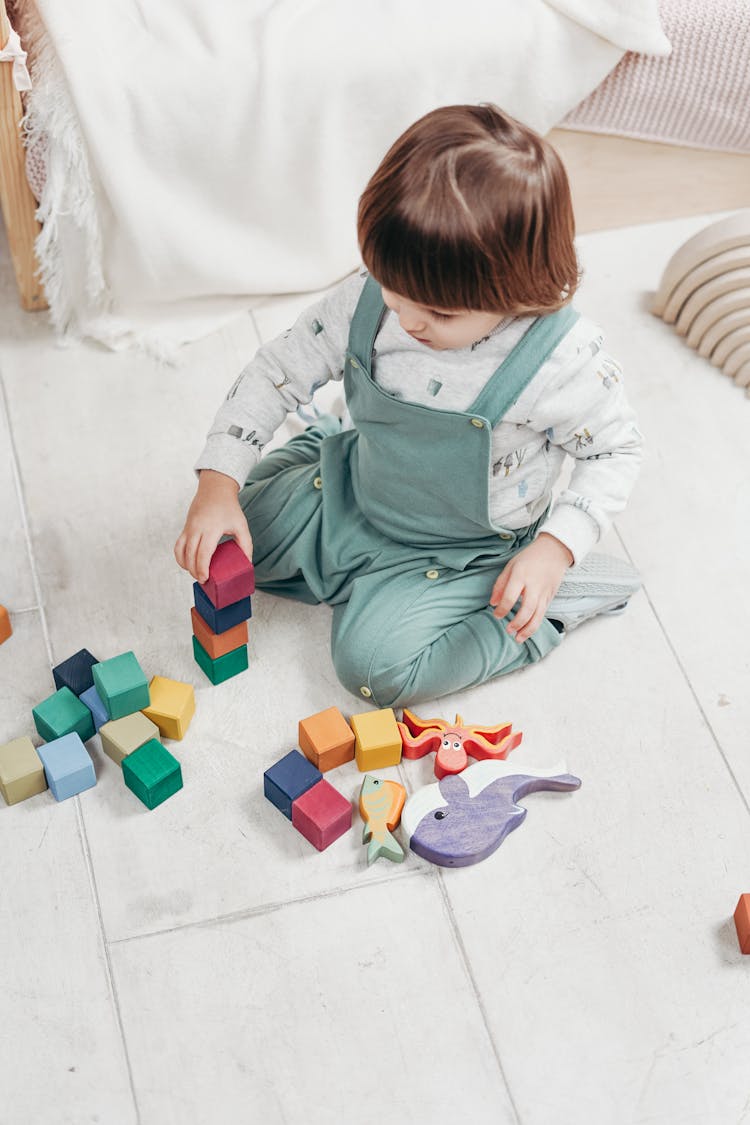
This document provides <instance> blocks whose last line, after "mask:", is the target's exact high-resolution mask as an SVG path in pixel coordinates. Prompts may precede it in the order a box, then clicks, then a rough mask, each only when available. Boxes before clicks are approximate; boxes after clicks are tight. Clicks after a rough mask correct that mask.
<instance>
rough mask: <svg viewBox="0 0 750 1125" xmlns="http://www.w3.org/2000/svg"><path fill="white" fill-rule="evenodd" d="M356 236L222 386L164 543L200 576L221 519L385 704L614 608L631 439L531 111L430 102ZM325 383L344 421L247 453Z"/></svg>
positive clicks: (459, 680)
mask: <svg viewBox="0 0 750 1125" xmlns="http://www.w3.org/2000/svg"><path fill="white" fill-rule="evenodd" d="M358 234H359V242H360V249H361V252H362V258H363V261H364V263H365V266H366V270H363V271H362V272H361V273H359V274H358V275H354V276H351V277H349V278H347V279H346V280H344V281H343V282H341V284H340V285H338V286H337V287H336V288H335V289H333V290H332V291H331V292H330V293H329V294H328V296H326V297H324V298H323V299H322V300H320V301H319V302H318V303H317V304H315V305H313V306H312V307H311V308H310V309H308V311H307V312H305V313H303V314H302V315H301V316H300V318H299V319H298V321H297V322H296V324H295V325H294V327H293V328H292V329H290V330H289V331H288V332H286V333H284V335H283V336H281V337H280V338H278V339H276V340H274V341H273V342H272V343H270V344H268V345H266V346H264V347H262V348H261V349H260V350H259V351H258V353H257V354H256V356H255V358H254V359H253V360H252V361H251V362H250V363H249V364H248V366H247V367H246V368H245V369H244V371H243V372H242V373H241V374H240V376H239V378H238V379H237V381H236V382H235V384H234V386H233V387H232V388H231V390H230V391H229V394H228V397H227V399H226V401H225V403H224V404H223V405H222V407H221V408H220V410H219V412H218V414H217V416H216V420H215V422H214V425H213V427H212V429H211V431H210V433H209V435H208V440H207V443H206V446H205V448H204V450H203V453H202V454H201V456H200V458H199V460H198V462H197V465H196V469H197V470H199V472H200V475H199V484H198V491H197V493H196V496H195V498H194V500H193V502H192V504H191V506H190V510H189V512H188V516H187V521H186V523H185V528H184V530H183V532H182V534H181V535H180V537H179V539H178V541H177V544H176V547H175V556H176V558H177V561H178V562H179V564H180V565H181V566H183V567H185V568H186V569H187V570H189V571H190V573H191V574H192V575H193V577H194V578H196V579H197V580H198V581H204V580H205V578H206V577H207V573H208V563H209V560H210V558H211V555H212V553H213V551H214V549H215V547H216V545H217V543H218V541H219V539H220V538H221V536H222V535H233V536H234V537H235V538H236V540H237V542H238V544H239V545H240V547H241V548H242V549H243V551H245V553H246V554H247V555H248V556H249V557H252V556H254V563H255V570H256V581H257V584H258V586H259V588H260V589H262V590H268V591H271V592H273V593H276V594H280V595H282V596H285V597H291V598H297V599H299V600H301V601H304V602H311V603H317V602H327V603H328V604H330V605H331V606H332V607H333V623H332V633H331V651H332V657H333V662H334V665H335V667H336V671H337V673H338V675H339V677H340V679H341V681H342V683H343V684H344V685H345V686H346V687H347V688H348V689H349V690H350V691H352V692H354V693H355V694H357V695H359V696H361V697H364V698H365V699H368V700H371V701H372V702H373V703H374V704H376V705H377V706H379V707H394V706H402V705H408V704H412V703H415V702H418V701H419V700H424V699H429V698H435V697H437V696H440V695H443V694H445V693H447V692H453V691H457V690H459V689H461V688H464V687H469V686H472V685H474V684H479V683H482V682H483V681H485V680H487V679H490V678H492V677H494V676H498V675H500V674H501V673H504V672H511V671H513V670H514V669H516V668H520V667H522V666H523V665H525V664H529V663H532V662H534V661H537V660H539V659H540V658H541V657H543V656H545V655H546V654H547V653H548V652H549V651H550V650H551V649H552V648H554V647H555V646H557V645H558V644H559V643H560V642H561V640H562V639H563V636H564V633H565V631H566V630H567V629H569V628H571V627H573V626H575V625H577V624H578V623H580V621H582V620H585V619H587V618H588V617H591V616H594V615H595V614H596V613H603V612H613V611H616V610H620V609H622V608H624V604H625V603H626V602H627V599H628V597H629V596H630V594H632V593H633V592H634V591H635V590H636V589H637V588H638V585H639V581H638V578H637V576H636V575H635V573H634V572H633V571H632V569H631V568H629V567H627V565H625V564H621V563H619V561H618V560H614V559H607V558H606V557H605V556H589V558H587V556H588V554H589V551H590V550H591V548H592V547H593V546H594V544H595V543H596V542H597V541H598V540H599V539H600V537H601V536H602V535H603V533H604V532H605V531H606V529H607V528H608V527H609V525H610V523H611V520H612V518H613V516H615V515H616V514H617V513H618V512H620V511H621V510H622V509H623V507H624V506H625V503H626V501H627V499H628V496H629V494H630V491H631V489H632V486H633V484H634V481H635V478H636V475H637V471H638V466H639V461H640V455H641V436H640V434H639V432H638V430H637V428H636V426H635V422H634V417H633V413H632V411H631V409H630V408H629V406H628V405H627V403H626V400H625V396H624V390H623V382H622V373H621V371H620V368H619V367H618V366H617V364H616V363H615V362H614V361H613V360H612V359H611V358H609V356H607V355H606V354H605V352H604V351H603V350H602V336H601V334H600V332H599V330H598V328H596V327H595V326H594V325H593V324H591V323H590V322H589V321H587V320H586V319H585V318H584V317H579V316H578V315H577V314H576V313H575V312H574V311H573V310H572V308H571V307H570V300H571V298H572V297H573V294H574V292H575V290H576V287H577V284H578V280H579V274H578V266H577V260H576V255H575V250H574V246H573V237H574V222H573V213H572V205H571V200H570V192H569V188H568V183H567V178H566V175H565V172H564V169H563V167H562V164H561V162H560V159H559V157H558V156H557V154H556V153H555V151H554V149H552V148H551V146H550V145H549V144H548V143H547V142H546V141H544V140H543V139H542V138H541V137H539V136H538V135H537V134H536V133H534V132H533V131H532V130H531V129H528V128H526V127H525V126H523V125H521V124H520V123H519V122H517V121H515V120H513V119H512V118H510V117H508V116H507V115H506V114H504V113H502V112H501V111H500V110H498V109H497V108H495V107H493V106H490V105H482V106H447V107H444V108H441V109H437V110H435V111H433V112H432V113H428V114H427V115H426V116H425V117H423V118H421V119H420V120H419V121H417V122H416V123H415V124H414V125H412V126H411V128H409V129H407V131H406V132H405V133H404V134H403V135H402V136H401V137H400V138H399V139H398V140H397V141H396V142H395V144H394V145H393V146H392V148H391V149H390V151H389V152H388V153H387V154H386V156H385V158H384V159H383V161H382V163H381V164H380V167H379V168H378V169H377V171H376V172H375V174H374V176H373V177H372V179H371V180H370V182H369V184H368V185H367V187H366V189H365V191H364V194H363V195H362V198H361V200H360V205H359V216H358ZM342 377H343V380H344V388H345V391H346V400H347V407H348V410H349V412H350V414H351V420H352V427H353V428H342V424H341V422H340V421H339V420H338V419H334V418H332V417H330V416H323V417H319V418H318V420H317V421H316V422H315V423H314V424H313V425H311V426H310V427H308V429H307V430H306V431H305V432H304V433H302V434H300V435H299V436H297V437H295V438H293V439H292V440H291V441H290V442H288V443H287V444H286V445H285V446H283V447H282V448H280V449H276V450H274V451H273V452H270V453H269V454H268V455H267V456H266V457H264V458H262V459H261V457H260V455H261V452H262V450H263V447H264V445H265V444H266V443H267V442H268V441H269V439H270V438H271V436H272V435H273V433H274V432H275V430H276V429H277V428H278V427H279V425H280V424H281V423H282V421H283V420H284V418H285V416H286V415H287V413H288V412H290V411H292V410H295V409H297V408H298V407H299V406H300V405H301V404H303V403H309V402H310V401H311V399H312V396H313V394H314V392H315V390H316V388H317V387H319V386H320V385H321V384H322V383H325V382H326V381H328V380H330V379H341V378H342ZM566 454H569V455H570V456H571V457H572V458H573V459H574V466H573V472H572V476H571V478H570V483H569V485H568V487H567V488H566V489H565V490H564V491H563V492H562V493H561V495H560V496H559V497H558V499H557V501H556V503H555V505H554V506H553V507H552V508H551V510H550V501H551V490H552V487H553V485H554V483H555V479H556V477H557V476H558V473H559V470H560V467H561V465H562V463H563V461H564V460H565V458H566ZM250 532H252V539H251V536H250ZM584 560H586V561H584ZM592 560H593V561H592ZM573 564H578V565H576V566H575V567H574V569H573V570H572V571H570V572H569V573H568V568H569V567H571V566H572V565H573ZM566 575H567V579H566ZM561 583H564V584H563V586H562V589H560V587H561ZM558 591H559V592H558ZM556 595H557V596H556Z"/></svg>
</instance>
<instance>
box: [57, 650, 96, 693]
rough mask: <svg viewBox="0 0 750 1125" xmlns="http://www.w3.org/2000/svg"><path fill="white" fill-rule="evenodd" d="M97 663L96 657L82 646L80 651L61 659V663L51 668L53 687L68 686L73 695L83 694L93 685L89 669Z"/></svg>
mask: <svg viewBox="0 0 750 1125" xmlns="http://www.w3.org/2000/svg"><path fill="white" fill-rule="evenodd" d="M98 663H99V661H98V659H97V658H96V657H95V656H92V655H91V653H90V652H89V650H88V649H87V648H82V649H81V650H80V652H75V653H73V655H72V656H69V657H68V659H67V660H63V662H62V664H58V665H57V667H56V668H53V669H52V675H53V676H54V679H55V687H56V688H58V689H59V688H61V687H66V688H70V690H71V691H72V692H73V695H83V693H84V692H85V691H87V690H88V689H89V688H90V687H93V685H94V677H93V675H92V673H91V669H92V668H93V667H94V665H95V664H98Z"/></svg>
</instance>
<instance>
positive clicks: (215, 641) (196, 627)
mask: <svg viewBox="0 0 750 1125" xmlns="http://www.w3.org/2000/svg"><path fill="white" fill-rule="evenodd" d="M190 617H191V618H192V622H193V633H194V634H195V636H196V638H197V640H198V643H199V644H200V646H201V648H204V649H205V650H206V652H207V653H208V655H209V656H210V657H211V659H212V660H218V659H219V657H220V656H226V654H227V653H228V652H233V651H234V649H236V648H241V647H242V645H246V644H247V640H248V636H247V621H240V623H239V624H238V625H233V626H232V627H231V629H227V630H226V632H224V633H214V631H213V629H212V628H211V626H210V625H208V624H207V623H206V622H205V621H204V620H203V618H202V617H201V615H200V614H199V613H198V610H197V609H196V608H195V606H191V607H190Z"/></svg>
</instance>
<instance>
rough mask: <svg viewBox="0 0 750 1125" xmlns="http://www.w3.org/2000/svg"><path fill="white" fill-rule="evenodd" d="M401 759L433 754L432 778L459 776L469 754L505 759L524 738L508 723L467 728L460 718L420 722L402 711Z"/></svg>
mask: <svg viewBox="0 0 750 1125" xmlns="http://www.w3.org/2000/svg"><path fill="white" fill-rule="evenodd" d="M398 729H399V733H400V735H401V742H402V744H403V756H404V757H405V758H423V757H424V756H425V754H429V753H431V752H432V751H433V750H434V751H436V755H435V777H437V778H438V779H440V778H443V777H446V776H447V775H448V774H453V773H461V771H462V770H465V769H466V767H467V766H468V764H469V755H471V757H472V758H476V759H478V760H479V761H482V760H484V759H486V758H492V759H495V760H497V759H500V758H507V756H508V754H510V752H511V750H515V748H516V746H518V744H519V743H520V741H521V739H522V738H523V732H522V731H520V730H519V731H513V730H512V724H511V723H500V724H499V725H498V726H496V727H477V726H466V725H464V721H463V719H462V718H461V716H460V715H456V721H455V723H453V725H451V724H450V723H447V722H446V721H445V720H444V719H420V718H419V716H418V715H415V714H414V713H413V712H412V711H407V709H406V708H404V712H403V719H402V721H401V722H400V723H398Z"/></svg>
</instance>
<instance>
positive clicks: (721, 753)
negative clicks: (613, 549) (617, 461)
mask: <svg viewBox="0 0 750 1125" xmlns="http://www.w3.org/2000/svg"><path fill="white" fill-rule="evenodd" d="M615 531H616V534H617V538H618V539H619V540H620V544H621V546H622V549H623V551H624V552H625V554H626V555H627V556H628V560H629V562H631V563H633V558H632V556H631V554H630V551H629V550H628V548H627V547H626V546H625V542H624V540H623V538H622V535H621V534H620V531H619V529H618V528H615ZM633 565H634V566H635V563H633ZM637 569H638V568H637V567H636V570H637ZM641 592H642V594H643V596H644V597H645V599H646V601H647V602H648V604H649V608H650V609H651V612H652V613H653V615H654V618H655V619H656V623H657V625H658V626H659V629H660V630H661V634H662V636H663V637H664V640H665V641H666V642H667V647H668V649H669V651H670V652H671V653H672V656H673V657H674V661H675V664H676V665H677V667H678V668H679V670H680V672H681V674H682V678H683V679H684V681H685V683H686V684H687V688H688V691H689V692H690V694H691V695H692V697H693V701H694V703H695V705H696V707H697V708H698V712H699V714H700V716H701V718H702V719H703V722H704V723H705V726H706V730H707V731H708V733H709V734H710V735H711V740H712V742H713V744H714V746H715V747H716V749H717V750H718V752H719V757H720V758H721V760H722V761H723V763H724V765H725V767H726V770H727V773H728V774H729V777H730V779H731V781H732V784H733V785H734V787H735V789H736V790H737V793H738V795H739V798H740V800H741V801H742V804H743V805H744V806H745V811H746V812H747V813H748V815H750V802H748V798H747V796H746V794H745V792H744V790H743V788H742V785H741V784H740V782H739V781H738V779H737V775H736V774H735V772H734V770H733V769H732V767H731V765H730V763H729V759H728V758H727V756H726V754H725V753H724V748H723V746H722V745H721V742H720V740H719V737H718V735H717V734H716V731H715V730H714V728H713V725H712V723H711V720H710V719H709V717H708V715H707V714H706V711H705V709H704V707H703V704H702V703H701V701H700V698H699V697H698V693H697V691H696V690H695V688H694V686H693V682H692V680H691V679H690V676H689V674H688V670H687V668H686V667H685V665H684V664H683V662H682V660H681V658H680V656H679V653H678V652H677V649H676V648H675V646H674V642H673V641H672V638H671V637H670V635H669V633H668V632H667V628H666V626H665V624H664V622H663V621H662V619H661V617H660V616H659V613H658V611H657V609H656V606H655V605H654V603H653V601H652V600H651V595H650V594H649V592H648V590H647V589H646V586H645V584H644V585H643V586H642V587H641Z"/></svg>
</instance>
